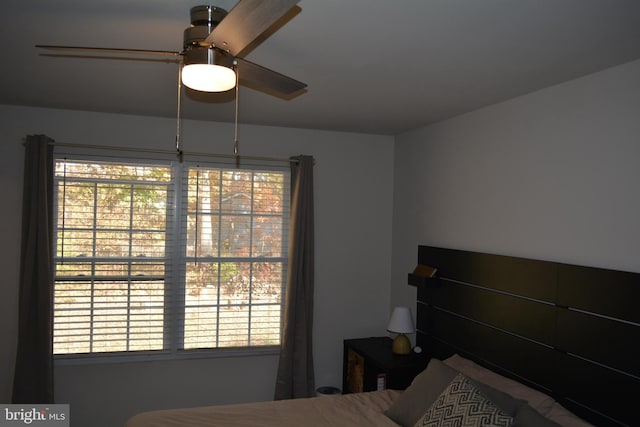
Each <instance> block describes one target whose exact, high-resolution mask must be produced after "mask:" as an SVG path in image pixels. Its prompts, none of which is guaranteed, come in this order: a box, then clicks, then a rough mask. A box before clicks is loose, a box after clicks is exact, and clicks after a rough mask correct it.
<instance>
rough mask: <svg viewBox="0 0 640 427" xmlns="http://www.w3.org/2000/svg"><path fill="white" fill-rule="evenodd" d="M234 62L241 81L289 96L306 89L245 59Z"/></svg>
mask: <svg viewBox="0 0 640 427" xmlns="http://www.w3.org/2000/svg"><path fill="white" fill-rule="evenodd" d="M236 61H237V62H238V65H237V67H238V75H239V77H240V79H241V80H246V81H247V82H250V83H255V84H257V85H259V86H261V87H265V88H268V89H271V90H274V91H276V92H278V93H281V94H283V95H291V94H293V93H295V92H297V91H299V90H302V89H304V88H305V87H307V84H306V83H302V82H299V81H298V80H295V79H292V78H291V77H287V76H285V75H283V74H280V73H278V72H276V71H273V70H270V69H268V68H265V67H263V66H261V65H258V64H255V63H253V62H250V61H247V60H246V59H243V58H236Z"/></svg>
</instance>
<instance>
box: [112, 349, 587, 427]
mask: <svg viewBox="0 0 640 427" xmlns="http://www.w3.org/2000/svg"><path fill="white" fill-rule="evenodd" d="M451 365H453V366H455V368H454V367H453V366H451ZM457 368H460V369H457ZM469 400H471V401H473V403H474V405H469V404H468V402H469ZM540 410H542V411H544V412H545V413H544V414H543V413H541V412H540ZM452 414H455V415H452ZM452 416H455V417H458V418H460V419H464V422H465V424H461V425H468V426H478V427H483V426H486V427H488V426H492V427H495V426H505V427H559V426H564V427H589V426H590V424H588V423H586V422H584V421H582V420H581V419H579V418H578V417H576V416H574V415H573V414H572V413H570V412H569V411H567V410H566V409H564V408H563V407H562V406H560V405H559V404H558V403H557V402H554V401H553V399H552V398H551V397H549V396H547V395H545V394H544V393H540V392H539V391H537V390H533V389H531V388H529V387H526V386H524V385H522V384H520V383H518V382H516V381H513V380H511V379H508V378H505V377H503V376H501V375H498V374H497V373H495V372H493V371H490V370H488V369H485V368H483V367H482V366H480V365H477V364H475V363H474V362H472V361H470V360H467V359H464V358H462V357H460V356H458V355H454V356H452V357H451V358H448V359H446V360H445V361H440V360H438V359H431V360H430V362H429V364H428V365H427V368H426V369H425V370H424V371H423V372H421V373H420V374H419V375H418V376H416V378H415V379H414V380H413V382H412V383H411V385H410V386H409V387H408V388H407V389H406V390H405V391H396V390H383V391H374V392H367V393H354V394H346V395H333V396H322V397H314V398H309V399H292V400H280V401H271V402H257V403H243V404H234V405H219V406H206V407H197V408H182V409H167V410H159V411H151V412H145V413H141V414H138V415H136V416H134V417H133V418H131V419H130V420H129V421H128V422H127V424H126V425H125V427H195V426H198V427H208V426H225V427H246V426H255V425H259V426H262V427H281V426H298V425H304V426H306V427H315V426H317V427H332V426H336V427H337V426H341V427H342V426H344V427H351V426H353V427H356V426H380V427H387V426H389V427H394V426H398V425H400V426H402V427H417V426H429V427H431V426H439V425H447V424H446V422H447V421H448V420H447V421H445V420H446V419H447V417H452ZM452 425H457V424H452Z"/></svg>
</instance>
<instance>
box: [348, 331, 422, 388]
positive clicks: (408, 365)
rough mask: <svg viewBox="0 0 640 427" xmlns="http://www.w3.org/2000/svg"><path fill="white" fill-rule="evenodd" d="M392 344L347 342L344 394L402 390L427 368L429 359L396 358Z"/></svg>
mask: <svg viewBox="0 0 640 427" xmlns="http://www.w3.org/2000/svg"><path fill="white" fill-rule="evenodd" d="M392 343H393V340H392V339H391V338H389V337H372V338H359V339H349V340H344V355H343V357H344V360H343V366H342V390H343V392H344V393H361V392H364V391H375V390H384V389H387V388H391V389H395V390H403V389H405V388H407V387H408V386H409V384H411V381H413V378H414V377H415V376H416V375H418V374H419V373H420V372H422V371H423V370H424V368H426V367H427V363H428V362H429V358H428V357H426V356H425V355H423V354H416V353H413V352H412V353H411V354H408V355H406V356H401V355H396V354H393V353H392V352H391V345H392Z"/></svg>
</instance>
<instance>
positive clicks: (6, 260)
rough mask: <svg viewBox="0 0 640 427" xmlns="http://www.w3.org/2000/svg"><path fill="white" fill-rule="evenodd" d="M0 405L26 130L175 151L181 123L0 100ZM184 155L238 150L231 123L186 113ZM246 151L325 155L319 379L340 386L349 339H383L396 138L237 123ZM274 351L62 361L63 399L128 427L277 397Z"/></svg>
mask: <svg viewBox="0 0 640 427" xmlns="http://www.w3.org/2000/svg"><path fill="white" fill-rule="evenodd" d="M0 129H1V130H2V132H1V134H0V135H1V138H2V141H1V142H0V150H1V152H0V174H1V176H0V177H1V179H0V186H1V187H0V191H1V192H2V195H3V197H4V203H5V206H6V208H5V209H4V210H3V213H2V219H3V220H2V221H0V224H1V227H2V229H1V233H2V234H1V235H2V239H3V245H2V247H1V248H0V263H1V270H2V271H3V278H2V284H1V285H0V339H1V340H2V343H3V344H2V346H0V402H8V401H9V400H10V395H11V393H10V390H11V382H12V372H13V363H14V357H15V340H16V322H17V312H16V304H17V283H18V271H19V247H20V246H19V244H20V236H19V231H20V212H21V197H22V168H23V166H22V162H23V151H24V150H23V148H22V146H21V145H20V140H21V138H22V137H23V136H25V135H27V134H41V133H42V134H46V135H48V136H50V137H52V138H53V139H55V140H57V141H61V142H68V143H86V144H94V145H117V146H133V147H152V148H161V149H168V150H171V149H173V147H174V134H175V120H172V119H163V118H151V117H133V116H124V115H113V114H99V113H88V112H73V111H60V110H45V109H35V108H24V107H10V106H0ZM183 131H184V132H183V143H184V150H185V151H195V152H214V153H229V154H230V153H231V152H232V140H233V126H232V125H230V124H226V123H209V122H194V121H185V123H184V124H183ZM240 151H241V153H243V154H247V155H263V156H272V157H289V156H291V155H297V154H308V155H313V156H314V157H315V160H316V166H315V169H314V172H315V203H316V291H315V324H314V326H315V328H314V329H315V339H314V345H315V351H314V357H315V362H316V381H317V385H336V386H341V385H342V384H341V381H342V340H343V339H344V338H352V337H361V336H371V335H384V334H385V333H386V332H385V326H386V321H387V319H388V314H389V311H388V310H389V280H390V264H389V260H390V259H391V227H390V224H391V220H392V191H393V172H392V167H393V138H392V137H387V136H374V135H362V134H350V133H337V132H323V131H311V130H300V129H284V128H275V127H261V126H248V125H242V124H241V125H240ZM276 367H277V356H273V355H271V356H269V355H267V356H253V357H240V358H238V357H236V358H215V359H204V360H202V359H199V360H188V361H184V360H182V361H172V362H166V361H164V362H161V361H156V362H136V363H123V364H102V365H81V366H58V367H57V368H56V370H55V382H56V397H57V400H58V401H59V402H60V403H64V402H68V403H70V404H71V414H72V418H73V419H74V425H78V426H82V425H91V426H92V427H101V426H105V427H106V426H116V425H121V424H122V422H123V421H124V419H126V418H127V417H128V416H129V415H131V414H133V413H135V412H138V411H141V410H146V409H151V408H160V407H168V406H185V405H204V404H216V403H227V402H241V401H255V400H269V399H271V398H272V396H273V390H274V384H275V370H276Z"/></svg>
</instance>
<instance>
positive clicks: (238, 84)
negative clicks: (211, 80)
mask: <svg viewBox="0 0 640 427" xmlns="http://www.w3.org/2000/svg"><path fill="white" fill-rule="evenodd" d="M233 64H234V65H235V69H236V117H235V122H234V136H233V154H234V155H235V156H236V167H237V166H238V163H239V162H240V158H239V156H240V155H239V154H238V104H239V102H240V97H239V93H240V71H239V70H238V61H235V60H234V61H233Z"/></svg>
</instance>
